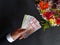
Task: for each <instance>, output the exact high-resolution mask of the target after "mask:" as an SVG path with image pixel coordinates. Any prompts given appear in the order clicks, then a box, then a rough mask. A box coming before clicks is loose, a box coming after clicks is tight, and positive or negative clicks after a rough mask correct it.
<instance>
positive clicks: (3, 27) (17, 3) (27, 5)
mask: <svg viewBox="0 0 60 45" xmlns="http://www.w3.org/2000/svg"><path fill="white" fill-rule="evenodd" d="M26 13H27V14H31V15H32V16H34V17H36V18H37V19H38V20H39V21H40V19H41V17H40V16H39V12H38V11H37V10H36V8H35V6H34V1H33V0H0V45H60V27H52V28H50V29H47V30H46V31H45V32H44V31H43V29H40V30H38V31H36V32H35V33H34V34H32V35H31V36H29V37H28V38H27V39H24V40H16V41H15V42H13V43H11V44H10V43H9V42H8V41H7V40H6V38H5V36H6V34H8V33H10V32H13V31H14V30H15V29H16V28H19V27H21V23H22V20H23V16H24V14H26Z"/></svg>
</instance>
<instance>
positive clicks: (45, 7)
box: [39, 1, 49, 10]
mask: <svg viewBox="0 0 60 45" xmlns="http://www.w3.org/2000/svg"><path fill="white" fill-rule="evenodd" d="M39 5H40V9H42V10H44V9H47V8H49V4H48V2H46V3H45V2H43V1H40V2H39Z"/></svg>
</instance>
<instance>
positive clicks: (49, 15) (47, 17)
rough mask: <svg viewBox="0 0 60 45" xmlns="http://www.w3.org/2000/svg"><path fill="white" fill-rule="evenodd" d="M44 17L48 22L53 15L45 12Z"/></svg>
mask: <svg viewBox="0 0 60 45" xmlns="http://www.w3.org/2000/svg"><path fill="white" fill-rule="evenodd" d="M43 17H45V18H46V19H47V20H49V19H50V18H52V17H53V13H52V12H45V13H43Z"/></svg>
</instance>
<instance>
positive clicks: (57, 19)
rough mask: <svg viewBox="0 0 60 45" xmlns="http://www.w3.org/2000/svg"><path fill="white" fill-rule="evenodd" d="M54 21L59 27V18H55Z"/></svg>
mask: <svg viewBox="0 0 60 45" xmlns="http://www.w3.org/2000/svg"><path fill="white" fill-rule="evenodd" d="M55 19H56V23H57V24H58V25H60V17H59V18H55Z"/></svg>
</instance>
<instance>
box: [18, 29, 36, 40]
mask: <svg viewBox="0 0 60 45" xmlns="http://www.w3.org/2000/svg"><path fill="white" fill-rule="evenodd" d="M34 32H35V31H34V30H32V29H30V30H27V31H26V32H24V33H23V34H22V35H21V36H20V37H19V40H21V39H23V38H24V39H25V38H28V36H30V35H31V34H32V33H34Z"/></svg>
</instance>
